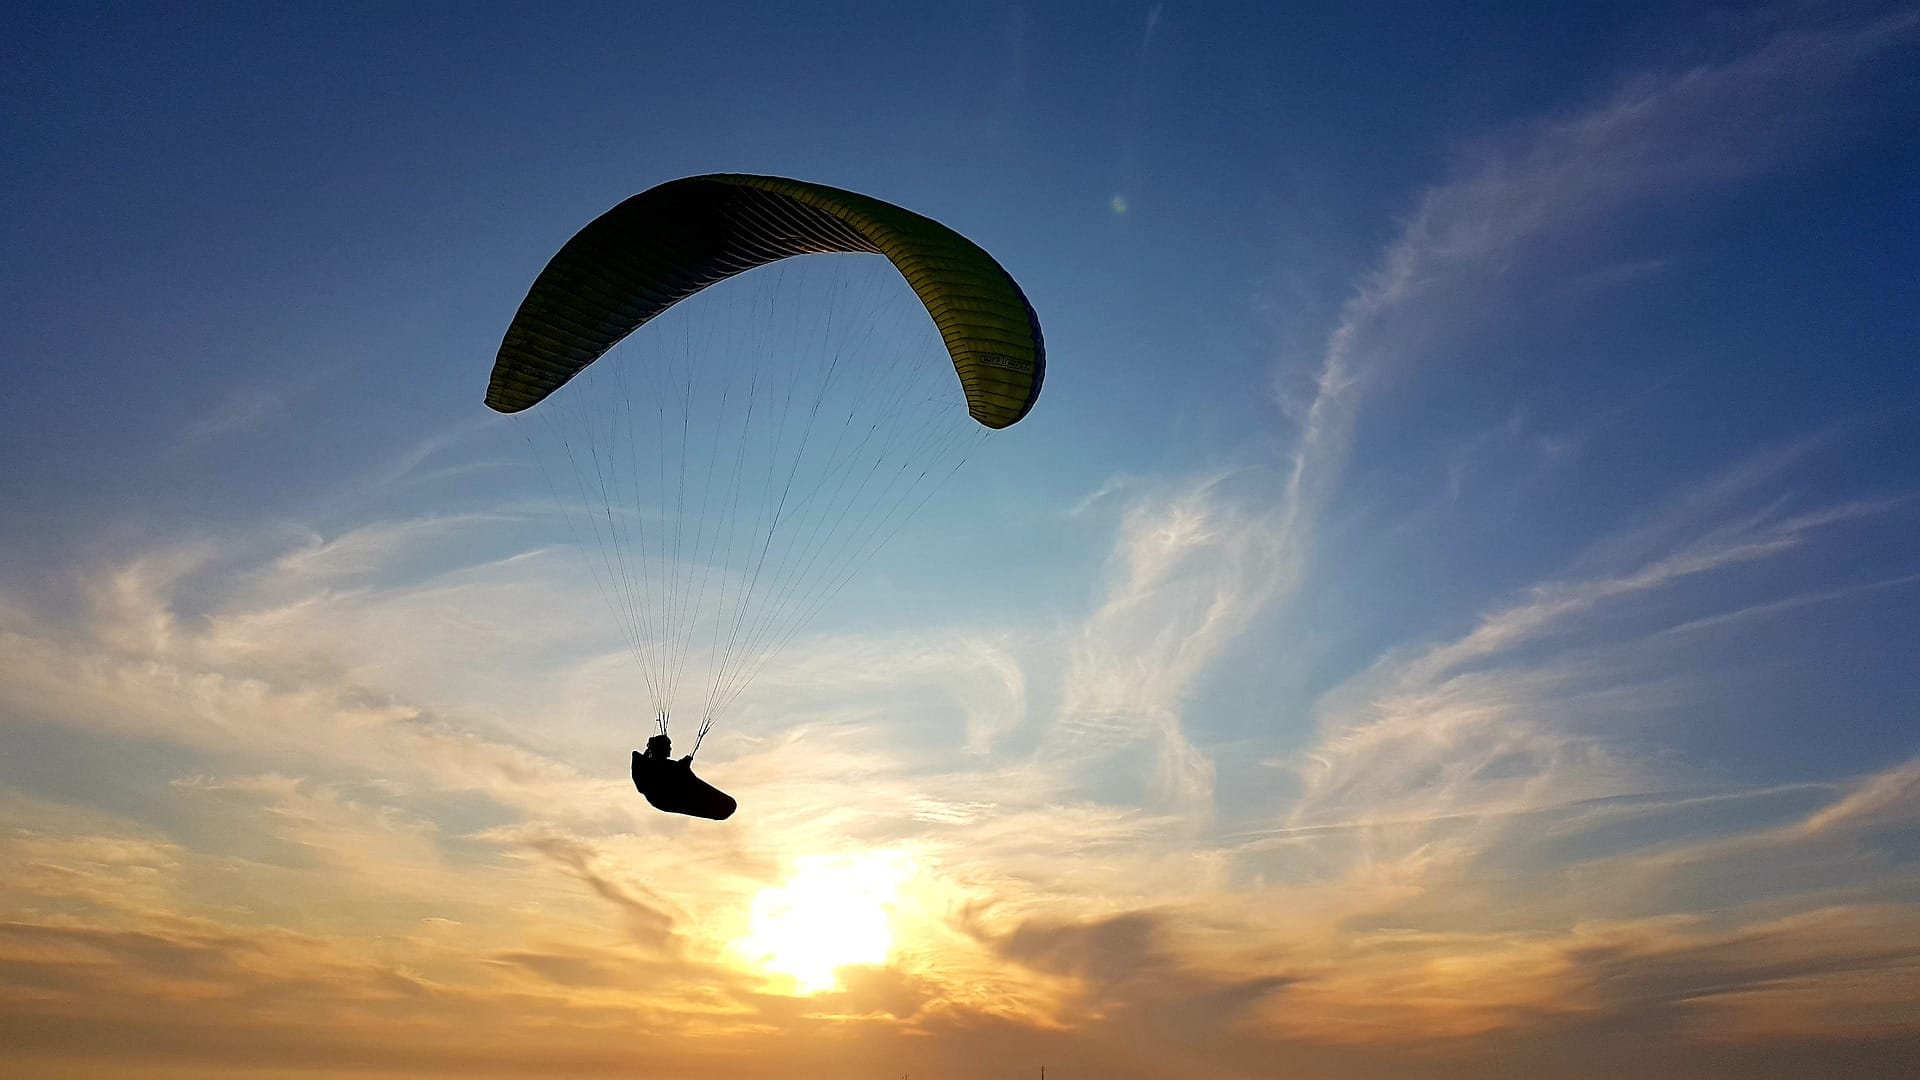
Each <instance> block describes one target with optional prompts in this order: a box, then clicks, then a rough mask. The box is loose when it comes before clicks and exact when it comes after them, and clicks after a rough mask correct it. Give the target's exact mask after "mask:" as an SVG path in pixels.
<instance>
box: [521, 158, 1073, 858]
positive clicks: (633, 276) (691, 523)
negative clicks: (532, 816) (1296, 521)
mask: <svg viewBox="0 0 1920 1080" xmlns="http://www.w3.org/2000/svg"><path fill="white" fill-rule="evenodd" d="M800 255H806V256H810V257H812V258H809V259H800V260H794V259H793V258H792V257H794V256H800ZM874 255H878V256H882V257H883V259H884V262H881V261H880V260H871V261H869V260H868V259H867V258H866V257H869V256H874ZM849 256H855V257H859V258H858V260H857V261H858V262H859V264H860V265H859V266H852V265H850V264H849V263H848V261H847V257H849ZM823 257H838V258H839V259H840V260H841V261H839V262H835V261H833V259H831V258H823ZM789 261H791V262H792V263H793V264H797V266H798V268H796V269H794V270H793V271H792V272H791V273H789V271H788V270H787V269H786V267H787V266H788V265H789ZM770 264H780V267H779V268H778V269H777V272H776V271H774V270H769V271H758V272H756V271H757V268H761V267H769V266H770ZM816 264H821V265H823V266H824V269H823V271H822V273H823V274H824V276H823V277H818V276H816V275H815V272H814V271H813V269H812V268H813V266H815V265H816ZM876 264H877V265H880V266H882V267H883V268H884V269H883V272H882V273H881V277H884V278H885V279H886V280H880V279H879V278H867V279H862V278H861V277H860V276H859V275H860V274H861V273H862V271H863V269H864V268H865V267H868V266H872V265H876ZM768 274H772V275H773V276H772V277H771V278H769V277H768ZM735 279H739V281H738V284H739V285H740V286H741V287H743V288H748V289H751V288H762V287H765V288H768V289H772V290H775V291H776V292H777V293H778V295H776V297H775V298H774V299H770V300H763V298H762V297H761V296H760V295H759V294H758V293H752V292H750V291H749V292H747V293H745V294H741V293H734V292H728V290H731V289H733V288H734V287H735ZM816 280H822V281H825V282H826V284H825V285H815V284H814V282H815V281H816ZM723 284H724V285H725V286H726V287H725V288H723V289H714V288H713V287H714V286H718V285H723ZM903 285H904V288H903V287H902V286H903ZM709 290H712V293H726V295H725V296H719V297H715V298H714V299H713V300H712V302H711V303H709V301H708V298H707V297H705V296H699V294H702V293H707V292H708V291H709ZM779 290H786V291H785V292H784V293H780V292H778V291H779ZM909 290H910V292H909ZM886 292H893V293H900V294H903V295H907V296H908V297H909V301H910V302H909V303H908V304H905V305H902V306H901V307H899V308H897V309H896V310H899V311H905V310H906V308H907V307H911V308H912V309H913V310H912V313H911V315H910V316H909V318H910V319H911V320H914V321H913V322H911V323H909V322H900V323H899V324H898V325H897V326H895V325H894V324H890V323H888V322H887V321H886V318H885V315H886V311H887V309H886V308H885V307H884V301H885V298H884V297H882V298H881V299H878V300H876V299H875V296H877V295H879V294H881V293H886ZM741 295H746V296H747V297H748V299H746V300H744V301H743V300H742V299H740V297H741ZM689 301H691V302H689ZM729 305H731V306H729ZM927 316H931V322H932V325H931V328H930V329H932V330H935V331H937V334H938V337H937V340H935V339H933V338H932V336H931V335H929V334H928V333H927V332H926V331H927V330H928V329H929V327H928V326H927ZM675 318H677V319H678V321H677V323H675V322H674V319H675ZM656 320H658V321H659V322H661V323H671V324H672V325H669V326H662V327H650V328H649V329H648V331H647V332H646V333H643V334H638V335H635V337H634V341H635V343H636V346H637V347H639V348H642V349H644V350H645V351H646V352H647V353H648V355H646V356H645V357H644V358H641V359H639V360H631V359H627V358H623V362H621V363H619V364H617V365H615V366H616V370H615V371H613V372H611V373H607V374H606V375H605V377H604V378H601V377H597V376H596V375H595V372H596V371H599V370H602V369H603V368H604V365H595V361H596V360H599V359H600V358H601V357H602V356H604V355H605V354H606V353H607V352H608V351H609V350H611V349H613V348H614V346H615V345H617V344H619V343H620V342H621V341H622V340H623V339H625V338H627V337H628V335H630V334H634V332H635V331H636V330H638V329H640V328H641V327H642V326H645V325H646V324H648V323H650V322H655V321H656ZM1045 367H1046V354H1045V348H1044V345H1043V343H1042V339H1041V334H1040V324H1039V319H1038V317H1037V316H1036V315H1035V314H1034V311H1033V308H1032V306H1031V305H1030V304H1029V303H1028V302H1027V298H1026V295H1025V293H1024V292H1022V291H1021V289H1020V286H1019V285H1018V283H1016V282H1015V281H1014V280H1013V278H1012V277H1011V276H1010V275H1008V274H1007V272H1006V271H1005V270H1004V269H1002V268H1001V267H1000V264H999V263H997V262H995V261H994V259H993V257H992V256H990V255H988V254H987V253H986V252H985V251H984V250H982V249H981V248H980V247H978V246H977V245H975V244H974V243H973V242H972V241H969V240H967V239H966V238H965V237H963V236H961V235H960V234H959V233H957V232H955V231H953V230H952V229H949V228H947V227H946V226H945V225H942V224H940V223H938V222H936V221H933V220H931V219H929V218H925V217H922V216H920V215H918V214H915V213H913V212H911V211H908V210H905V209H903V208H901V207H898V206H894V205H892V204H890V203H886V202H882V201H880V200H878V199H874V198H870V197H868V196H865V195H860V194H856V193H854V192H850V191H842V190H839V189H836V188H831V187H826V186H823V185H820V184H813V183H808V182H805V181H800V180H790V179H784V178H780V177H772V176H750V175H743V174H712V175H706V176H694V177H687V178H684V179H680V180H674V181H670V182H668V183H665V184H661V185H659V186H658V187H654V188H651V189H649V190H647V191H643V192H641V193H640V194H638V195H635V196H633V197H631V198H629V199H627V200H626V201H624V202H622V203H620V204H619V205H617V206H615V207H614V208H613V209H611V210H609V211H607V212H606V213H604V214H602V215H601V216H600V217H598V218H596V219H595V220H593V221H592V222H591V223H589V224H588V225H587V226H586V227H585V228H583V229H581V230H580V231H579V232H578V233H577V234H575V235H574V237H573V238H572V239H571V240H569V241H567V243H566V244H565V245H564V246H563V247H562V248H561V249H560V251H559V252H558V253H557V254H556V255H554V256H553V258H552V260H551V261H550V262H549V263H548V264H547V266H546V268H545V269H544V270H543V271H542V272H541V273H540V275H539V276H538V277H537V278H536V279H535V280H534V282H533V285H532V287H531V288H530V289H529V290H528V293H527V296H526V299H525V300H524V301H522V303H521V304H520V308H519V311H518V312H517V313H516V314H515V315H514V318H513V321H512V323H511V324H510V325H509V326H508V328H507V332H506V335H505V338H504V340H503V341H502V342H501V345H500V350H499V354H498V356H497V358H496V359H495V362H494V366H493V372H492V376H491V379H490V381H489V383H488V386H487V396H486V403H487V405H488V406H489V407H491V408H493V409H495V410H497V411H499V412H503V413H519V412H522V411H524V410H528V409H531V408H533V407H534V406H536V405H540V404H541V403H542V402H544V401H547V400H548V399H549V397H552V399H553V404H551V405H549V406H547V408H545V409H542V410H538V413H539V414H543V415H544V417H545V419H546V420H547V421H548V424H549V427H548V432H547V433H548V434H549V435H551V436H552V437H553V441H554V442H555V444H556V449H555V450H554V451H553V452H552V453H551V454H550V455H549V456H550V459H551V460H552V461H554V462H555V463H556V467H555V469H554V471H555V472H556V473H563V474H566V473H570V474H571V478H572V483H571V484H561V483H558V482H555V483H554V484H553V487H554V490H555V493H556V496H557V497H560V496H565V497H566V498H572V499H575V500H576V501H577V504H578V506H577V516H570V517H569V523H570V526H571V527H573V528H574V529H575V534H576V536H577V538H578V541H579V546H580V547H581V548H582V549H584V550H586V551H587V552H588V553H589V566H590V568H591V569H592V570H593V572H594V576H595V579H596V581H598V582H599V585H600V588H601V590H602V591H603V592H604V594H605V595H606V597H607V600H608V604H609V607H610V608H611V609H612V610H613V612H614V614H615V616H616V618H617V619H618V620H619V621H620V623H621V625H622V629H623V631H624V632H625V634H626V637H627V643H628V647H629V648H630V650H631V651H632V652H633V654H634V657H635V659H636V661H637V662H638V663H639V665H640V668H641V673H642V676H643V677H644V679H645V681H646V684H647V687H648V689H649V691H650V693H651V694H652V696H653V698H654V701H653V704H654V706H655V710H656V715H658V716H659V717H660V718H661V721H660V723H661V733H660V734H659V735H657V736H655V737H654V739H653V740H651V741H650V743H649V748H648V751H647V752H644V753H643V752H641V751H635V752H634V755H633V777H634V785H635V787H636V788H637V789H638V790H639V791H640V792H641V793H642V794H643V795H645V796H646V797H647V799H648V801H649V802H650V803H652V804H653V805H654V806H656V807H658V808H659V809H662V810H666V811H668V812H672V813H683V814H692V815H694V816H699V817H710V818H714V819H716V820H719V819H725V818H726V817H728V816H729V815H730V814H732V812H733V810H734V806H735V804H734V800H733V799H732V798H730V797H728V796H727V795H725V794H724V793H722V792H720V791H718V790H717V789H715V788H713V787H712V786H711V785H708V784H706V783H705V781H702V780H700V779H699V778H698V777H695V776H694V775H693V773H692V768H691V765H692V760H693V755H692V754H689V755H688V756H687V757H686V758H684V759H682V760H681V761H677V762H676V761H674V760H673V759H672V758H671V756H670V745H671V744H670V742H669V741H667V737H666V718H667V717H668V716H670V715H672V713H673V710H674V707H675V705H676V696H677V695H678V694H679V693H680V692H682V690H683V684H682V676H683V674H684V673H685V670H686V668H687V665H688V664H689V663H690V662H696V663H697V662H699V661H700V660H701V653H702V651H703V650H702V649H701V648H700V646H702V645H704V663H703V664H700V666H702V667H704V669H705V670H704V674H703V676H702V677H701V678H700V679H699V682H701V683H703V684H704V687H705V690H704V695H703V699H702V700H701V702H700V704H699V708H700V716H701V734H702V735H704V734H705V733H706V731H707V729H708V728H710V727H711V725H712V724H713V722H714V720H715V719H716V718H718V717H719V716H720V715H721V714H722V713H723V712H724V711H725V710H726V709H727V708H728V707H729V706H730V705H731V704H732V703H733V701H734V700H735V699H736V698H737V697H738V696H739V695H740V693H741V692H742V691H743V690H744V689H745V688H746V686H747V685H748V683H750V682H751V681H752V680H753V678H754V677H755V676H756V675H757V674H759V673H760V672H762V671H763V670H765V669H766V668H767V666H768V664H769V663H770V662H771V661H772V660H773V658H774V657H775V656H777V655H778V654H779V653H780V651H781V649H782V648H783V647H784V646H786V645H787V644H788V643H789V642H791V641H792V640H793V639H794V638H795V636H796V635H797V634H798V633H799V632H800V630H801V629H802V628H803V627H805V626H806V625H807V623H808V622H809V620H811V619H812V617H813V616H814V615H815V614H816V613H818V612H819V611H820V610H821V609H822V607H823V606H824V605H825V603H826V601H827V600H828V599H829V598H831V597H832V596H833V595H834V594H835V593H836V592H837V591H838V590H839V589H840V588H841V587H842V586H844V585H846V584H847V582H848V581H850V580H851V579H852V578H853V576H854V575H855V573H856V572H857V571H858V570H859V569H860V567H861V566H862V565H863V564H864V562H865V561H866V560H867V559H869V558H871V557H872V556H873V554H874V553H875V552H876V551H877V550H878V549H879V548H881V547H882V546H884V545H885V543H886V541H887V540H888V539H889V538H890V537H891V536H892V535H893V534H894V533H895V532H897V531H898V530H899V528H900V526H901V525H902V524H903V523H904V521H905V520H906V519H907V518H908V517H911V516H912V515H913V514H914V513H915V512H916V511H917V510H918V509H919V508H920V507H921V506H922V505H924V504H925V502H926V501H927V499H928V498H930V497H931V495H932V492H933V490H934V489H935V488H937V487H938V486H939V484H940V483H941V482H942V481H944V479H945V478H946V477H947V476H948V475H950V474H951V473H952V471H953V470H954V469H956V468H958V466H959V464H960V463H961V462H963V461H964V460H965V457H966V453H967V451H968V450H969V449H970V448H971V446H973V445H974V444H975V443H976V442H977V436H978V434H979V433H980V432H982V431H983V430H998V429H1002V428H1006V427H1008V426H1010V425H1012V424H1014V423H1016V422H1018V421H1019V420H1020V419H1022V418H1023V417H1025V416H1026V415H1027V413H1028V412H1029V411H1030V410H1031V409H1032V408H1033V405H1034V402H1035V400H1036V399H1037V398H1038V396H1039V393H1040V385H1041V381H1042V377H1043V375H1044V373H1045ZM956 377H957V379H958V382H959V387H960V390H961V393H960V394H959V395H955V394H953V393H952V386H953V382H954V380H955V378H956ZM576 380H579V381H580V382H582V383H585V384H587V385H584V386H574V387H570V388H568V389H567V391H566V392H564V393H557V392H559V391H561V389H562V388H563V387H566V386H567V385H568V384H569V383H572V382H575V381H576ZM942 383H944V386H943V385H942ZM962 407H964V412H963V411H962ZM532 441H533V439H532V435H531V433H530V434H529V442H530V443H531V442H532ZM544 468H546V464H545V463H544V462H543V469H544ZM596 556H597V558H596ZM698 745H699V744H698V742H696V744H695V750H696V752H697V750H698ZM656 749H657V750H658V752H657V753H656V752H655V750H656Z"/></svg>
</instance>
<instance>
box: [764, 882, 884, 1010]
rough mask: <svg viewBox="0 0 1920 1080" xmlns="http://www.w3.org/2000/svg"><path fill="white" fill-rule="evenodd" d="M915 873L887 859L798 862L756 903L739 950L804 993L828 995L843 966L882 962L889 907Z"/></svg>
mask: <svg viewBox="0 0 1920 1080" xmlns="http://www.w3.org/2000/svg"><path fill="white" fill-rule="evenodd" d="M912 874H913V864H912V863H911V861H910V860H908V859H906V858H905V857H903V856H900V855H897V854H892V853H886V852H875V853H870V854H866V855H855V856H806V857H802V858H800V859H798V860H796V861H795V868H794V871H793V873H792V874H791V876H789V877H788V879H787V881H786V883H785V884H782V885H777V886H774V887H772V888H768V889H764V890H762V891H761V892H760V894H759V895H758V896H755V897H754V898H753V913H752V916H751V919H752V922H751V931H750V932H749V933H748V935H747V936H746V937H744V938H742V939H741V940H740V942H739V944H738V950H739V952H740V953H741V955H743V956H745V957H747V958H748V959H750V960H752V961H753V962H755V963H757V964H758V965H759V966H760V967H761V968H762V969H763V970H765V971H768V972H772V973H776V974H781V975H786V976H789V977H791V978H792V980H793V982H794V984H795V985H796V986H797V987H798V989H799V991H800V992H801V993H803V994H812V993H817V992H819V991H821V990H826V989H828V988H830V987H832V986H833V985H835V982H834V972H835V970H836V969H838V968H840V967H842V966H844V965H848V964H881V963H885V962H886V959H887V952H888V950H889V949H890V948H891V947H892V944H893V926H892V918H893V905H894V901H895V899H896V898H897V897H898V896H899V893H900V886H901V884H902V883H903V882H905V881H906V880H907V878H908V877H910V876H912Z"/></svg>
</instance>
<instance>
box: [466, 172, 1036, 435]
mask: <svg viewBox="0 0 1920 1080" xmlns="http://www.w3.org/2000/svg"><path fill="white" fill-rule="evenodd" d="M829 252H872V253H875V254H879V255H884V256H886V257H887V258H888V259H889V260H891V261H892V263H893V265H894V266H895V267H896V268H897V269H898V270H899V271H900V274H901V276H903V277H905V278H906V280H907V283H908V284H909V285H911V286H912V287H913V291H914V293H915V294H916V295H918V296H919V297H920V301H921V303H923V304H925V305H926V307H927V313H928V314H930V315H932V316H933V321H934V325H936V326H937V327H939V329H940V335H941V337H942V339H943V340H944V341H945V342H946V346H947V352H948V353H949V354H950V355H951V356H952V358H953V367H954V371H955V372H956V373H957V374H958V375H959V377H960V387H961V389H962V390H963V391H964V392H965V393H966V396H967V411H968V412H969V413H971V414H972V416H973V418H974V419H975V420H978V421H979V422H980V423H982V424H984V425H986V426H987V427H990V428H1004V427H1007V426H1008V425H1010V424H1012V423H1014V422H1015V421H1017V420H1019V419H1020V418H1021V417H1023V416H1025V415H1026V414H1027V411H1028V410H1029V409H1031V408H1033V402H1034V399H1036V398H1037V397H1039V395H1040V380H1041V377H1042V375H1043V374H1044V373H1045V370H1046V349H1045V347H1044V345H1043V344H1042V342H1041V337H1040V321H1039V319H1038V317H1036V316H1035V315H1034V313H1033V307H1032V306H1031V305H1030V304H1028V303H1027V298H1026V294H1025V293H1022V292H1021V291H1020V286H1019V285H1018V284H1017V283H1016V282H1015V281H1014V280H1013V278H1012V277H1011V276H1009V275H1008V274H1007V272H1006V271H1005V270H1003V269H1001V268H1000V264H999V263H997V262H995V261H994V260H993V256H991V255H988V254H987V253H986V252H985V251H983V250H981V249H980V247H979V246H977V245H976V244H974V243H973V242H972V241H970V240H968V239H967V238H966V237H964V236H961V235H960V234H959V233H957V232H954V231H953V230H952V229H949V228H947V227H946V226H945V225H942V224H940V223H939V222H937V221H934V220H932V219H930V218H924V217H921V216H920V215H919V214H915V213H913V212H912V211H910V210H904V209H902V208H900V207H898V206H894V205H892V204H890V203H884V202H881V201H880V200H878V199H873V198H869V197H867V196H865V195H859V194H856V193H854V192H851V191H841V190H839V189H837V188H830V187H825V186H822V185H820V184H810V183H807V182H805V181H801V180H786V179H782V178H780V177H775V176H747V175H741V174H729V173H716V174H713V175H709V176H692V177H687V178H685V179H681V180H673V181H669V182H668V183H665V184H661V185H660V186H659V187H655V188H650V189H648V190H646V191H643V192H641V193H640V194H638V195H635V196H633V197H632V198H630V199H628V200H626V201H625V202H623V203H621V204H620V205H618V206H616V207H614V208H613V209H611V210H609V211H607V212H606V213H604V214H602V215H600V216H599V217H598V218H595V219H594V220H593V221H592V222H591V223H590V224H588V225H587V227H586V228H584V229H581V230H580V232H579V233H577V234H576V235H575V236H574V237H573V239H571V240H569V241H567V243H566V246H564V247H562V248H561V249H560V251H559V253H558V254H556V255H555V256H554V257H553V260H552V261H551V262H549V263H548V264H547V267H546V269H545V270H543V271H541V273H540V276H539V277H538V278H536V279H535V280H534V283H533V288H532V289H530V290H528V292H527V298H526V299H525V300H523V301H521V304H520V310H519V311H518V312H517V313H515V315H514V317H513V323H512V324H511V325H510V326H508V327H507V334H506V338H505V340H503V341H502V342H501V343H500V353H499V356H498V357H497V358H496V359H495V361H494V365H493V377H492V379H491V381H490V382H489V383H488V385H487V404H488V405H489V406H490V407H492V408H494V409H497V410H499V411H500V412H506V413H512V412H519V411H520V410H522V409H525V408H528V407H530V406H532V405H535V404H537V403H539V402H540V400H541V399H543V398H545V397H546V396H547V395H548V394H551V393H553V392H554V391H555V390H557V389H559V388H560V387H561V386H562V385H563V384H565V383H566V381H567V380H568V379H571V378H573V377H574V376H575V375H577V374H579V373H580V371H581V370H582V369H583V368H585V367H586V366H587V365H588V364H591V363H593V362H594V361H595V360H597V359H599V358H600V356H601V355H602V354H603V353H605V352H606V351H607V350H608V349H610V348H612V347H613V346H614V345H615V344H616V343H618V342H619V341H620V339H622V338H624V337H626V336H627V335H628V334H631V333H632V332H633V331H634V330H636V329H638V328H639V327H640V326H642V325H643V324H645V323H646V322H647V320H649V319H651V318H653V317H654V316H656V315H658V314H660V313H661V312H662V311H665V310H666V309H667V308H669V307H671V306H673V305H674V304H676V303H678V302H680V301H681V300H684V299H686V298H687V297H689V296H692V295H693V294H694V293H697V292H699V291H700V290H701V289H704V288H706V287H707V286H709V285H712V284H714V283H715V282H718V281H722V280H725V279H726V278H729V277H732V276H733V275H735V274H739V273H743V272H745V271H747V270H751V269H753V268H754V267H756V266H763V265H765V264H767V263H770V262H774V261H776V260H779V259H784V258H788V257H789V256H793V255H815V254H825V253H829Z"/></svg>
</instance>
